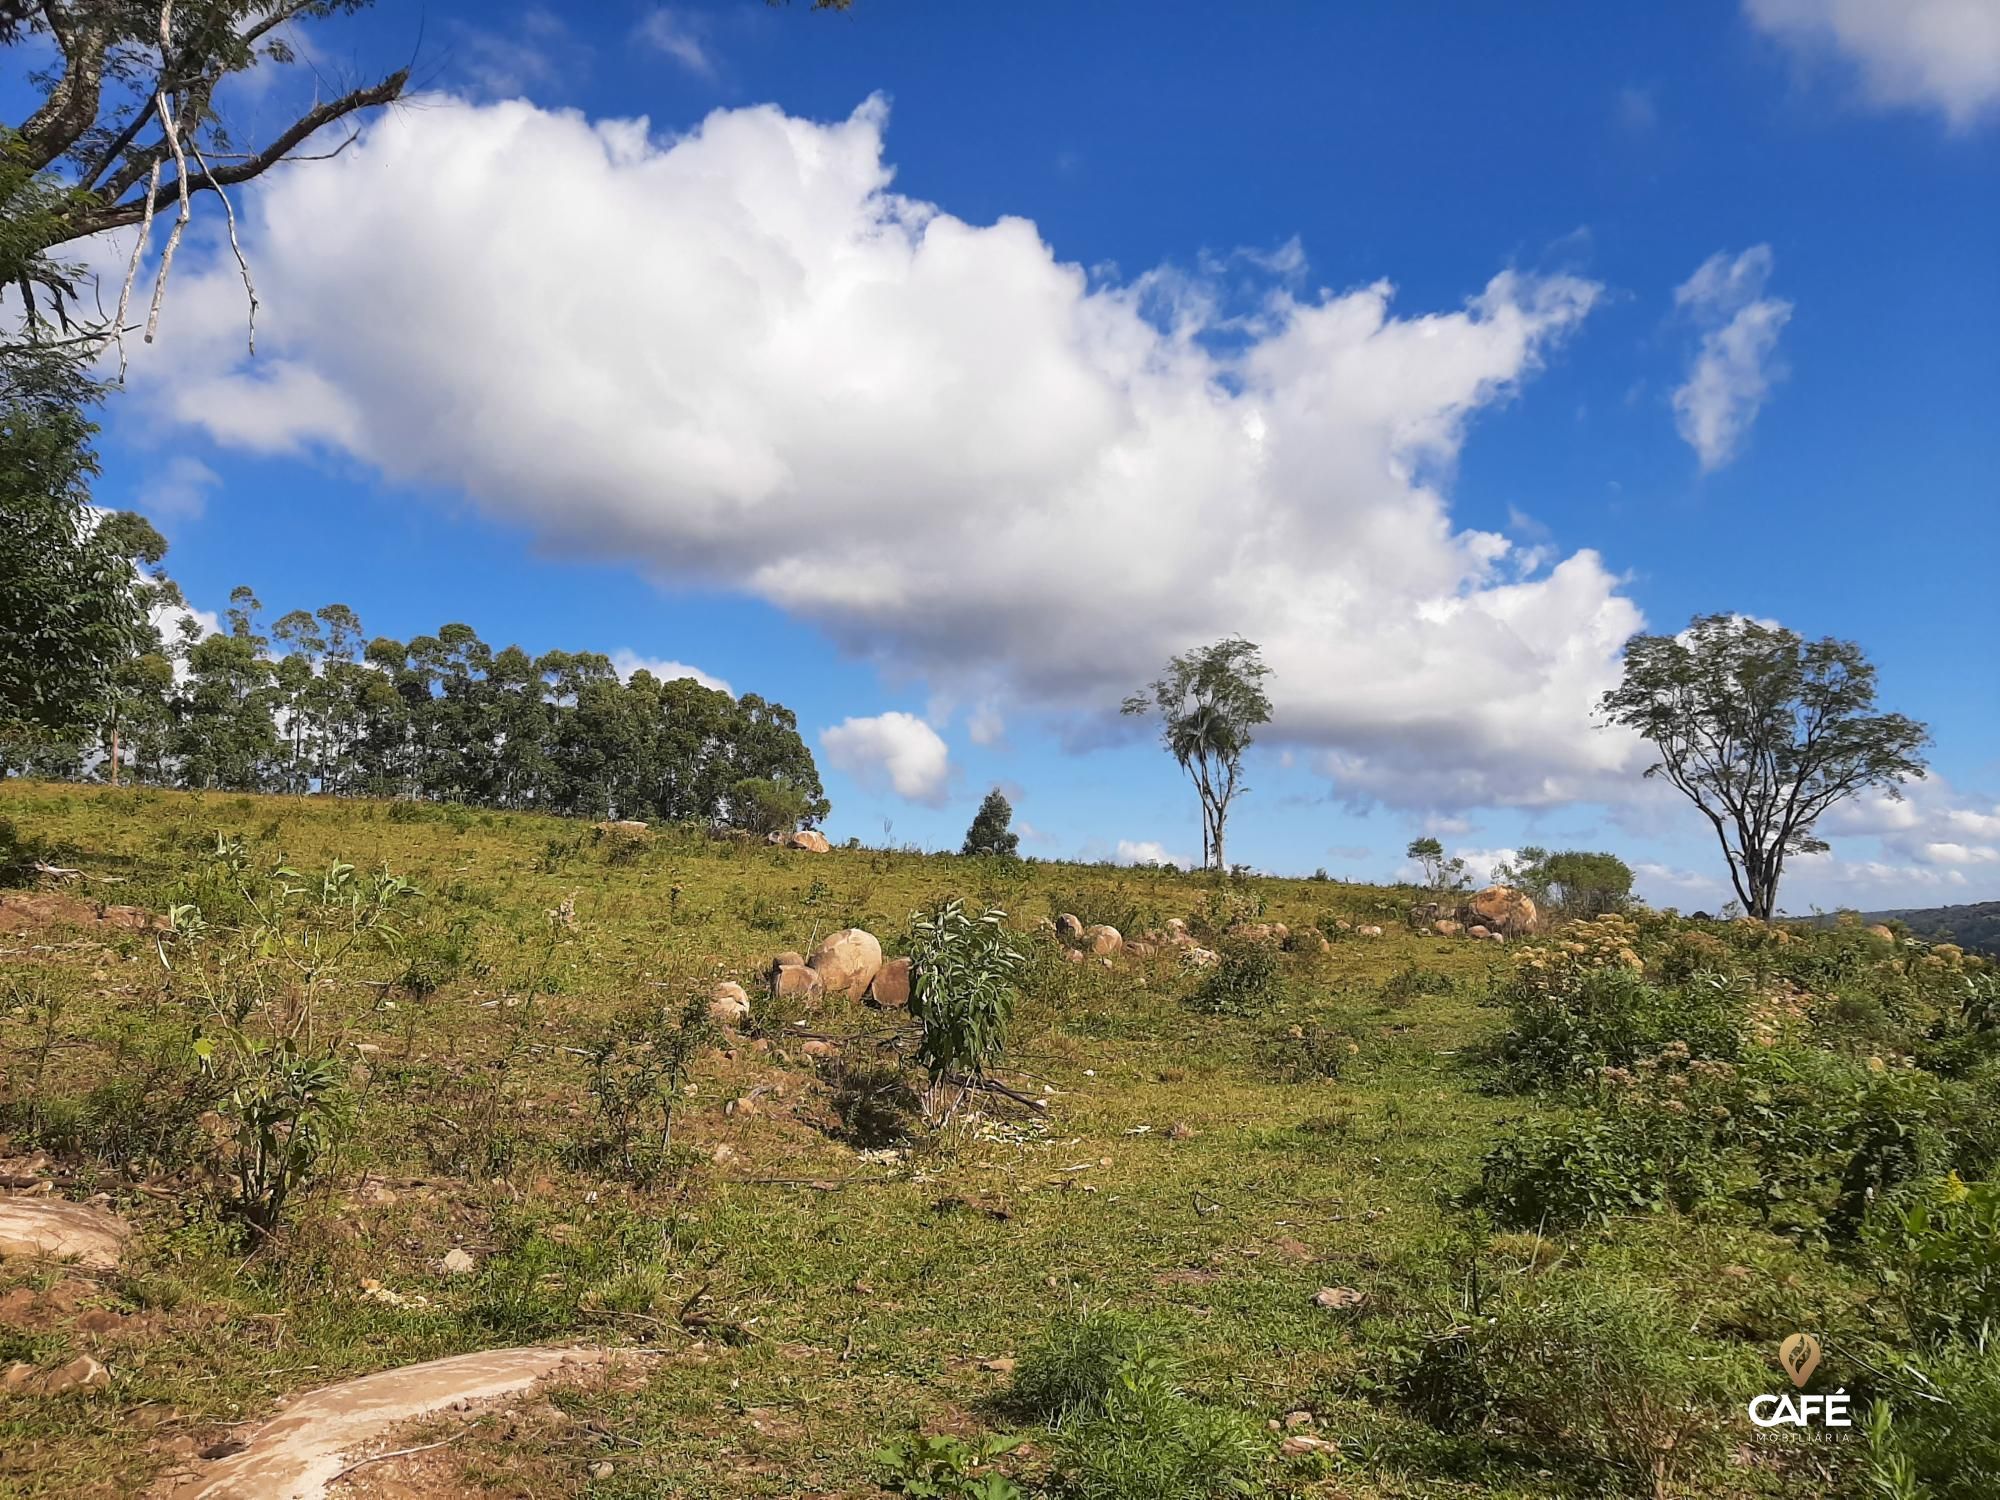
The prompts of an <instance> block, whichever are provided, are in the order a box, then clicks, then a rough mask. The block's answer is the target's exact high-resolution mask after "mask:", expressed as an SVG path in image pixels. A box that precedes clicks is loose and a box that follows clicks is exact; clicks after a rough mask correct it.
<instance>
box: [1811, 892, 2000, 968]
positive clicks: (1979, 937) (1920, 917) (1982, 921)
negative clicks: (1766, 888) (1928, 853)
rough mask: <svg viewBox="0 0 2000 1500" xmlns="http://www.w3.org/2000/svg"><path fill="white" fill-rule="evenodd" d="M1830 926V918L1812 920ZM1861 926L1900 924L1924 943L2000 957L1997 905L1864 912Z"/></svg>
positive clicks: (1999, 907) (1999, 906)
mask: <svg viewBox="0 0 2000 1500" xmlns="http://www.w3.org/2000/svg"><path fill="white" fill-rule="evenodd" d="M1813 920H1814V921H1816V922H1820V923H1827V922H1832V921H1833V920H1834V919H1833V918H1832V917H1816V918H1814V919H1813ZM1861 920H1862V921H1864V922H1901V923H1902V924H1903V925H1904V926H1906V927H1908V928H1909V929H1910V931H1911V933H1912V934H1913V935H1915V936H1917V937H1920V938H1923V939H1925V940H1926V941H1928V942H1933V943H1941V942H1952V943H1957V944H1958V945H1959V946H1960V947H1961V948H1968V949H1973V950H1976V951H1977V952H1980V953H1991V954H1993V955H1995V956H1996V957H2000V901H1974V902H1971V903H1969V904H1967V905H1965V906H1924V907H1914V908H1911V909H1909V910H1906V911H1865V912H1863V913H1862V914H1861Z"/></svg>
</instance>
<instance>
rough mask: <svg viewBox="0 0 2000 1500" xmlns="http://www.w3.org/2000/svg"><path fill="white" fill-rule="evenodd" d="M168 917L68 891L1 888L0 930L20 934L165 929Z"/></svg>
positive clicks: (0, 931) (14, 934)
mask: <svg viewBox="0 0 2000 1500" xmlns="http://www.w3.org/2000/svg"><path fill="white" fill-rule="evenodd" d="M166 925H167V919H166V918H165V917H162V916H157V915H155V914H154V913H152V912H149V911H147V910H145V909H144V908H142V907H137V906H112V905H110V904H108V903H106V902H103V901H93V900H91V899H90V898H89V897H87V896H78V895H73V894H71V893H70V892H68V891H0V933H5V934H7V935H9V936H12V937H22V936H25V935H26V934H28V933H31V932H41V931H43V930H45V929H47V928H50V927H84V928H98V929H116V930H119V931H123V932H154V931H164V930H165V928H166Z"/></svg>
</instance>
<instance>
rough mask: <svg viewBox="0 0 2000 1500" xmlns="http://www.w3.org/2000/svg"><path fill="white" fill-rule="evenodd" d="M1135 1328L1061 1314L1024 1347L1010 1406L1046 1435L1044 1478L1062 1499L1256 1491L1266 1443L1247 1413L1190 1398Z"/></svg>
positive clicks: (1207, 1498)
mask: <svg viewBox="0 0 2000 1500" xmlns="http://www.w3.org/2000/svg"><path fill="white" fill-rule="evenodd" d="M1179 1380H1180V1372H1179V1369H1178V1366H1177V1365H1176V1363H1175V1362H1174V1361H1173V1360H1172V1359H1171V1358H1170V1357H1169V1356H1167V1355H1166V1354H1165V1353H1164V1352H1162V1351H1161V1350H1159V1349H1158V1348H1156V1347H1154V1346H1153V1345H1151V1344H1148V1343H1147V1342H1146V1341H1145V1339H1144V1338H1143V1336H1142V1334H1141V1330H1140V1328H1139V1326H1138V1325H1136V1324H1135V1323H1133V1322H1131V1321H1130V1320H1127V1319H1123V1318H1118V1317H1115V1316H1109V1315H1106V1314H1103V1313H1097V1314H1087V1315H1085V1316H1082V1317H1079V1318H1076V1319H1072V1320H1069V1321H1068V1322H1066V1323H1064V1324H1061V1325H1059V1326H1058V1327H1057V1328H1056V1329H1054V1330H1052V1331H1051V1332H1050V1333H1049V1334H1048V1335H1047V1336H1045V1338H1044V1339H1043V1341H1042V1342H1041V1343H1040V1344H1039V1345H1037V1346H1036V1347H1035V1348H1034V1349H1033V1350H1031V1351H1030V1352H1029V1353H1028V1355H1027V1356H1025V1357H1024V1358H1023V1360H1022V1362H1021V1367H1020V1369H1019V1371H1018V1372H1017V1373H1016V1376H1015V1380H1014V1386H1013V1390H1012V1391H1011V1393H1010V1396H1009V1403H1010V1405H1011V1406H1012V1407H1013V1408H1014V1409H1015V1410H1017V1411H1019V1412H1020V1413H1022V1414H1023V1415H1026V1416H1031V1417H1033V1418H1035V1419H1037V1420H1039V1421H1042V1422H1045V1423H1047V1424H1048V1425H1049V1426H1050V1427H1051V1428H1052V1429H1053V1432H1054V1436H1055V1443H1054V1449H1055V1452H1054V1458H1053V1463H1052V1481H1053V1487H1054V1490H1055V1492H1056V1493H1057V1494H1058V1495H1061V1496H1064V1497H1067V1500H1216V1497H1221V1496H1249V1495H1257V1494H1261V1493H1263V1492H1264V1487H1263V1485H1262V1483H1261V1482H1260V1480H1259V1478H1258V1470H1259V1469H1260V1468H1261V1467H1262V1466H1263V1464H1264V1462H1265V1461H1266V1459H1267V1458H1268V1457H1269V1455H1270V1442H1269V1439H1268V1438H1267V1437H1266V1436H1265V1433H1264V1431H1263V1429H1262V1427H1261V1426H1260V1425H1259V1424H1258V1423H1257V1422H1256V1421H1255V1420H1253V1419H1252V1418H1251V1417H1250V1416H1249V1415H1247V1414H1246V1413H1243V1412H1238V1411H1234V1410H1230V1409H1227V1408H1223V1407H1218V1406H1214V1405H1211V1404H1209V1403H1206V1402H1202V1401H1197V1400H1195V1399H1193V1398H1191V1397H1190V1396H1188V1395H1187V1394H1186V1393H1185V1392H1184V1391H1183V1390H1182V1389H1181V1386H1180V1383H1179Z"/></svg>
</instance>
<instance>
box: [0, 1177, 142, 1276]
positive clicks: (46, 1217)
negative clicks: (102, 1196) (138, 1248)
mask: <svg viewBox="0 0 2000 1500" xmlns="http://www.w3.org/2000/svg"><path fill="white" fill-rule="evenodd" d="M131 1238H132V1226H131V1225H130V1224H127V1223H126V1222H125V1221H124V1220H123V1219H121V1218H119V1217H118V1215H116V1214H114V1213H112V1212H111V1211H110V1210H108V1209H102V1208H97V1207H94V1206H92V1205H91V1204H88V1203H71V1202H70V1201H69V1200H68V1199H66V1198H48V1197H43V1196H40V1195H37V1196H35V1197H32V1198H31V1197H27V1196H24V1195H22V1194H18V1193H4V1194H0V1258H4V1259H22V1260H67V1261H74V1262H76V1263H77V1264H78V1265H80V1266H83V1267H85V1268H87V1269H89V1270H92V1271H115V1270H116V1269H117V1268H118V1263H119V1262H120V1261H122V1260H123V1259H124V1258H125V1245H126V1242H127V1241H129V1240H130V1239H131Z"/></svg>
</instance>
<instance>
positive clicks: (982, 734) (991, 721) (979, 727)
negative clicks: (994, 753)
mask: <svg viewBox="0 0 2000 1500" xmlns="http://www.w3.org/2000/svg"><path fill="white" fill-rule="evenodd" d="M965 732H966V734H967V735H968V736H969V737H970V738H971V740H972V743H973V744H975V745H997V744H999V743H1000V741H1001V740H1003V739H1005V738H1006V735H1007V721H1006V720H1005V719H1003V718H1001V716H1000V710H999V708H998V706H997V705H995V704H994V703H993V702H992V700H991V699H988V700H987V701H985V702H983V703H980V704H977V705H975V706H974V708H973V710H972V712H971V714H969V715H968V716H967V717H966V721H965Z"/></svg>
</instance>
